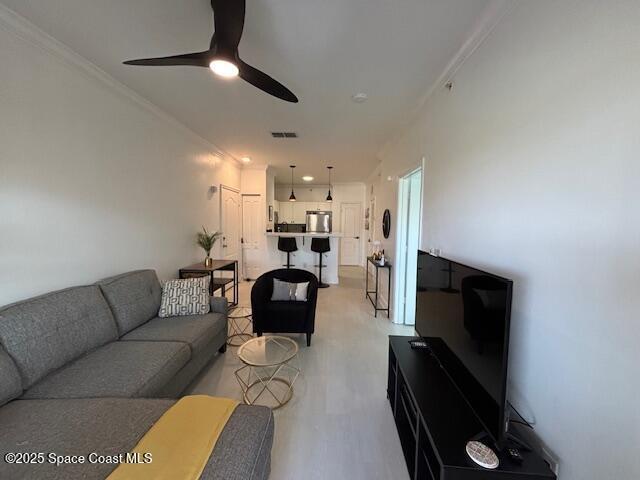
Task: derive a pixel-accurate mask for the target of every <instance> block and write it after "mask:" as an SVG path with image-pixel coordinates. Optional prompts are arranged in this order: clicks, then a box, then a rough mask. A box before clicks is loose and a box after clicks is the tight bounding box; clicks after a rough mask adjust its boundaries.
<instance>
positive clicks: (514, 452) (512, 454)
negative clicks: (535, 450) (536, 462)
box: [507, 448, 524, 463]
mask: <svg viewBox="0 0 640 480" xmlns="http://www.w3.org/2000/svg"><path fill="white" fill-rule="evenodd" d="M507 455H508V456H509V458H510V459H511V461H512V462H514V463H522V462H523V460H524V458H523V457H522V454H521V453H520V450H518V449H517V448H507Z"/></svg>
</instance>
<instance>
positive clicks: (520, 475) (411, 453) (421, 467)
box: [387, 336, 556, 480]
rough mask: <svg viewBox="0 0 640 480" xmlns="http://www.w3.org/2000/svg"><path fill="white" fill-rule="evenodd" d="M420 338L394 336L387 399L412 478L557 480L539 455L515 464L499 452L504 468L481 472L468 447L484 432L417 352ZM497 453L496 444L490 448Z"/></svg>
mask: <svg viewBox="0 0 640 480" xmlns="http://www.w3.org/2000/svg"><path fill="white" fill-rule="evenodd" d="M412 339H417V338H415V337H399V336H390V337H389V376H388V384H387V396H388V398H389V402H390V404H391V410H392V411H393V416H394V419H395V422H396V427H397V429H398V435H399V437H400V444H401V446H402V451H403V453H404V458H405V461H406V463H407V468H408V470H409V476H410V478H412V479H414V480H494V479H495V480H524V479H526V480H555V479H556V476H555V475H554V474H553V472H551V470H550V469H549V466H548V465H547V464H546V462H545V461H544V460H543V459H542V458H541V457H540V456H539V455H538V454H536V453H535V452H525V451H521V454H522V457H523V460H522V462H521V463H516V462H514V461H512V460H511V459H509V458H508V456H507V455H506V454H504V453H502V452H498V451H496V454H497V455H498V458H499V460H500V466H499V467H498V468H497V469H495V470H488V469H485V468H482V467H480V466H478V465H476V464H475V463H473V461H472V460H471V459H470V458H469V457H468V456H467V453H466V451H465V446H466V444H467V442H468V441H469V440H472V438H473V437H474V436H477V435H478V432H482V431H483V427H482V425H481V423H480V421H479V420H478V418H477V417H476V416H475V414H474V413H473V411H472V410H471V408H470V407H469V405H468V404H467V402H466V400H465V399H464V398H463V397H462V395H461V394H460V393H459V391H458V390H457V389H456V387H455V386H454V385H453V383H452V382H451V380H450V379H449V376H448V375H447V373H446V372H445V371H444V369H443V368H442V366H441V365H440V362H439V361H438V360H437V358H436V357H435V356H433V355H432V354H431V352H430V350H428V349H412V348H411V346H410V345H409V340H412ZM488 446H489V447H491V448H494V450H495V446H494V445H488Z"/></svg>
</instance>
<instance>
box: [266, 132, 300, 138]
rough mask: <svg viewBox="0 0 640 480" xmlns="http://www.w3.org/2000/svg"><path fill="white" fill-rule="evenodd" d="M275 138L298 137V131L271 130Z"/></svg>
mask: <svg viewBox="0 0 640 480" xmlns="http://www.w3.org/2000/svg"><path fill="white" fill-rule="evenodd" d="M271 136H272V137H273V138H298V134H297V133H296V132H271Z"/></svg>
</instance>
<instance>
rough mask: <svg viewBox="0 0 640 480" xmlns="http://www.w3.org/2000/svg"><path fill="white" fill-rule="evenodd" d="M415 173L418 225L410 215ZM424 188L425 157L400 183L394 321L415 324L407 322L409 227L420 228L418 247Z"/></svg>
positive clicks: (419, 229) (420, 229)
mask: <svg viewBox="0 0 640 480" xmlns="http://www.w3.org/2000/svg"><path fill="white" fill-rule="evenodd" d="M414 175H419V176H420V190H419V192H418V198H419V199H420V200H419V202H418V209H419V211H418V225H417V226H416V225H411V221H410V215H411V209H410V196H411V194H412V193H414V192H411V180H412V178H413V176H414ZM423 189H424V159H423V162H422V164H421V165H420V166H419V167H417V168H414V169H412V170H411V171H409V172H408V173H406V174H405V175H403V176H401V177H400V180H399V183H398V220H397V222H398V229H397V232H398V238H397V240H396V245H395V257H394V258H396V262H395V263H396V264H395V269H394V283H395V285H394V289H393V291H394V293H393V298H394V302H393V304H394V308H393V322H394V323H401V324H408V325H413V324H414V323H411V322H410V323H407V321H406V320H407V319H406V298H407V278H408V277H407V275H408V274H409V272H410V270H411V268H412V267H411V266H410V265H409V263H408V260H409V253H410V252H409V250H408V241H409V229H410V228H411V227H412V226H413V227H414V228H417V229H418V242H417V243H418V247H420V246H421V244H422V211H423V205H422V193H423Z"/></svg>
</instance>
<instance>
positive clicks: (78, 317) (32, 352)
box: [0, 285, 118, 389]
mask: <svg viewBox="0 0 640 480" xmlns="http://www.w3.org/2000/svg"><path fill="white" fill-rule="evenodd" d="M117 338H118V331H117V329H116V325H115V322H114V319H113V315H112V314H111V310H110V309H109V306H108V305H107V302H106V301H105V299H104V297H103V296H102V293H101V292H100V289H99V288H98V287H96V286H95V285H90V286H85V287H73V288H68V289H66V290H61V291H58V292H52V293H48V294H46V295H42V296H40V297H36V298H32V299H29V300H25V301H22V302H19V303H15V304H13V305H8V306H6V307H4V308H2V309H0V342H1V343H2V344H3V345H4V347H5V349H6V350H7V353H9V355H10V356H11V358H13V360H14V362H15V363H16V365H17V367H18V371H19V372H20V376H21V378H22V383H23V387H24V388H25V389H27V388H29V387H30V386H31V385H33V384H34V383H36V382H37V381H38V380H40V379H42V378H44V377H45V376H46V375H47V374H48V373H50V372H52V371H54V370H56V369H58V368H60V367H62V366H63V365H66V364H67V363H69V362H70V361H72V360H74V359H75V358H78V357H80V356H81V355H83V354H84V353H86V352H88V351H90V350H93V349H95V348H97V347H99V346H101V345H104V344H106V343H108V342H111V341H114V340H116V339H117Z"/></svg>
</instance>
